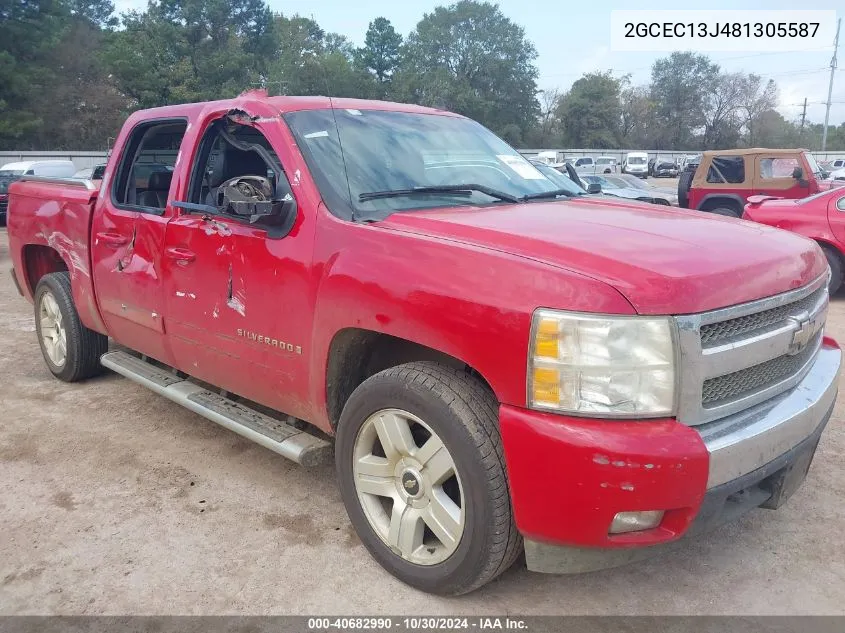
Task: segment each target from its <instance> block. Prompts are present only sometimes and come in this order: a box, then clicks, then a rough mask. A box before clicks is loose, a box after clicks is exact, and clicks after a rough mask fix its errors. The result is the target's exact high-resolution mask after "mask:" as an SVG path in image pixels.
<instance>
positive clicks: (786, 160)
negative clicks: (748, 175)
mask: <svg viewBox="0 0 845 633" xmlns="http://www.w3.org/2000/svg"><path fill="white" fill-rule="evenodd" d="M796 168H800V169H801V170H802V173H803V169H804V163H803V162H802V160H801V156H800V155H799V154H772V155H769V156H767V155H765V154H760V155H759V156H756V157H755V159H754V193H755V194H759V195H766V196H778V197H780V198H806V197H807V196H809V195H810V185H809V182H808V180H807V174H803V178H802V179H800V180H799V179H797V178H794V177H793V172H794V171H795V169H796Z"/></svg>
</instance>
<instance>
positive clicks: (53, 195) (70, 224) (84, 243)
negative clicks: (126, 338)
mask: <svg viewBox="0 0 845 633" xmlns="http://www.w3.org/2000/svg"><path fill="white" fill-rule="evenodd" d="M11 193H12V197H11V200H10V207H9V208H10V213H9V216H8V222H7V223H8V227H9V246H10V251H11V253H12V260H13V264H14V267H15V275H16V278H17V280H18V282H19V283H20V286H21V290H22V291H23V294H24V297H26V299H27V300H29V301H30V302H32V301H33V299H34V292H35V287H36V286H37V285H38V280H39V279H40V277H41V275H43V274H45V273H47V272H52V271H54V270H60V269H61V267H59V266H55V265H51V264H50V256H49V252H45V250H44V249H49V250H50V251H52V252H54V253H55V256H56V257H58V258H60V259H61V261H62V262H63V263H64V267H65V268H66V269H67V271H68V273H69V275H70V283H71V291H72V293H73V301H74V304H75V305H76V309H77V311H78V312H79V318H80V320H81V321H82V323H83V324H84V325H85V326H86V327H88V328H90V329H92V330H95V331H97V332H100V333H101V334H107V332H106V328H105V325H104V324H103V321H102V319H101V317H100V313H99V309H98V308H97V303H96V296H95V293H94V285H93V282H92V280H91V260H90V250H89V247H88V239H89V234H90V227H91V218H92V208H93V206H94V202H95V200H96V198H97V192H96V191H91V190H87V189H82V188H78V189H77V188H75V187H57V186H56V185H48V184H46V183H38V182H20V183H15V184H14V185H13V190H12V192H11ZM33 247H36V248H33ZM28 260H32V261H28Z"/></svg>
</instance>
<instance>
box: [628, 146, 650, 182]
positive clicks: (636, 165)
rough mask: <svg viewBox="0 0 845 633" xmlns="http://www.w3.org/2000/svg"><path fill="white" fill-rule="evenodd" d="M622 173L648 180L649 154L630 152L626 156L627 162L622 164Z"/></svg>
mask: <svg viewBox="0 0 845 633" xmlns="http://www.w3.org/2000/svg"><path fill="white" fill-rule="evenodd" d="M622 173H623V174H631V175H633V176H639V177H640V178H647V177H648V154H646V153H645V152H629V153H628V154H626V155H625V161H624V162H623V163H622Z"/></svg>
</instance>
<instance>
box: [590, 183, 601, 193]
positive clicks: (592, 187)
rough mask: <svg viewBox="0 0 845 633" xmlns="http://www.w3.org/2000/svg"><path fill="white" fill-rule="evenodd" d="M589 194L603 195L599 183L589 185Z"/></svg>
mask: <svg viewBox="0 0 845 633" xmlns="http://www.w3.org/2000/svg"><path fill="white" fill-rule="evenodd" d="M587 193H601V185H600V184H599V183H597V182H591V183H590V184H588V185H587Z"/></svg>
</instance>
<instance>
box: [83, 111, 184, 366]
mask: <svg viewBox="0 0 845 633" xmlns="http://www.w3.org/2000/svg"><path fill="white" fill-rule="evenodd" d="M186 127H187V123H186V121H184V120H183V119H177V120H157V121H152V122H144V123H141V124H139V125H138V126H136V127H135V128H134V129H133V130H132V131H131V132H130V133H129V135H128V136H127V138H126V139H125V141H124V142H123V143H122V147H123V153H122V154H121V157H120V160H119V162H118V165H117V168H116V169H115V173H113V174H111V175H110V181H109V182H108V183H107V184H106V186H105V187H104V189H103V191H102V192H101V194H100V196H101V197H100V200H98V207H97V210H96V212H95V214H94V219H93V221H92V227H91V234H92V237H91V249H92V251H91V256H92V262H93V275H94V286H95V288H96V289H97V302H98V304H99V307H100V311H101V314H102V316H103V320H104V322H105V324H106V327H107V328H108V332H109V334H110V335H111V336H112V337H113V338H115V339H118V340H120V341H121V342H122V343H124V344H125V345H127V346H129V347H130V348H132V349H135V350H138V351H139V352H142V353H144V354H147V355H149V356H152V357H153V358H156V359H158V360H161V361H163V362H169V361H170V360H171V359H170V356H169V352H168V349H167V346H166V344H165V341H164V323H163V319H162V308H163V295H162V292H163V288H162V276H161V249H162V247H163V245H164V235H165V226H166V224H167V218H166V217H165V210H166V207H167V200H168V197H169V195H170V184H171V179H172V174H173V169H174V167H173V165H174V163H175V161H176V156H177V155H178V152H179V148H180V145H181V142H182V139H183V138H184V135H185V130H186Z"/></svg>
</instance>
